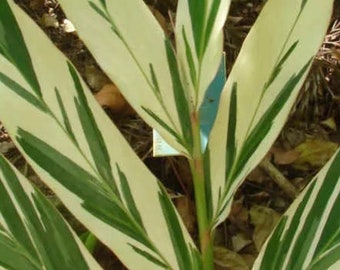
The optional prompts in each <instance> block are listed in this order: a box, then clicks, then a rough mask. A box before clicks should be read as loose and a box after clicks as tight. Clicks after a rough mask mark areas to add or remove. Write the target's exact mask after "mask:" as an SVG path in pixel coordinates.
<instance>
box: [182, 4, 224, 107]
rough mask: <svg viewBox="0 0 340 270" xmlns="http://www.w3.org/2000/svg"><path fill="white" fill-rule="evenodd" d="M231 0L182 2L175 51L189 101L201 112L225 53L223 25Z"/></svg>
mask: <svg viewBox="0 0 340 270" xmlns="http://www.w3.org/2000/svg"><path fill="white" fill-rule="evenodd" d="M230 2H231V1H230V0H201V1H190V0H179V1H178V6H177V15H176V29H175V34H176V49H177V55H178V59H179V60H178V61H179V65H180V69H181V76H182V80H183V84H184V85H185V87H186V91H187V92H188V93H187V95H188V100H190V101H191V102H192V105H193V107H194V109H198V108H199V107H200V105H201V103H202V101H203V98H204V95H205V92H206V90H207V88H208V86H209V84H210V83H211V81H212V80H213V78H214V77H215V75H216V72H217V69H218V67H219V64H220V62H221V58H222V50H223V26H224V23H225V20H226V18H227V14H228V11H229V6H230Z"/></svg>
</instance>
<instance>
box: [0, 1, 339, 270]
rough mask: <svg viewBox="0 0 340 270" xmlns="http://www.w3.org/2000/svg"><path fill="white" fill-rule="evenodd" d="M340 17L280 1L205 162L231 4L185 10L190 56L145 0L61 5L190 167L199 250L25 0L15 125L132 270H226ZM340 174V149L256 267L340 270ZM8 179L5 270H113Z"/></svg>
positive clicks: (1, 18) (7, 51) (6, 86)
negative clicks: (219, 267) (228, 239)
mask: <svg viewBox="0 0 340 270" xmlns="http://www.w3.org/2000/svg"><path fill="white" fill-rule="evenodd" d="M332 3H333V1H331V0H324V1H322V3H321V2H320V1H318V0H296V1H285V0H270V1H267V4H266V6H265V7H264V9H263V11H262V12H261V14H260V16H259V18H258V20H257V21H256V23H255V25H254V26H253V28H252V30H251V31H250V33H249V35H248V37H247V39H246V40H245V42H244V45H243V47H242V50H241V52H240V54H239V56H238V59H237V61H236V63H235V65H234V67H233V70H232V72H231V74H230V75H229V77H228V80H227V83H226V85H225V87H224V90H223V92H222V95H221V99H220V104H219V108H218V113H217V117H216V120H215V124H214V127H213V129H212V131H211V135H210V138H209V142H208V146H207V148H206V149H205V150H202V148H201V137H200V129H199V127H200V118H199V113H198V112H199V108H200V105H201V104H202V101H203V98H204V96H205V91H206V89H207V88H208V86H209V84H210V82H211V81H212V79H213V78H214V76H215V74H216V72H217V69H218V66H219V63H220V61H221V57H222V39H223V37H222V27H223V25H224V22H225V18H226V16H227V12H228V8H229V5H230V1H228V0H202V1H185V0H180V1H179V2H178V7H177V15H176V28H175V36H176V44H175V47H176V49H174V46H173V45H172V44H171V42H170V41H169V40H168V39H167V38H166V37H165V35H164V33H163V32H162V30H161V28H160V26H159V25H158V24H157V22H156V20H155V19H154V17H153V16H152V14H151V13H150V12H149V10H148V8H147V7H146V6H145V4H144V3H143V2H142V1H141V0H130V1H105V0H93V1H83V0H82V1H80V0H74V1H66V0H65V1H64V0H62V1H60V4H61V5H62V7H63V9H64V11H65V12H66V14H67V16H68V17H69V18H70V19H71V20H72V22H73V23H74V24H75V25H76V28H77V31H78V34H79V35H80V37H81V38H82V39H83V41H84V42H85V44H86V45H87V47H88V48H89V49H90V51H91V52H92V54H93V55H94V57H95V58H96V60H97V62H98V63H99V65H100V66H101V68H102V69H103V70H104V71H105V72H106V74H107V75H108V76H109V77H110V78H111V79H112V80H113V81H114V82H115V83H116V84H117V85H118V87H119V88H120V89H121V91H122V93H123V94H124V95H125V97H126V98H127V99H128V101H129V103H130V104H131V105H132V106H133V108H134V109H135V110H136V111H137V112H138V113H139V114H140V115H141V116H142V117H143V118H144V119H145V121H146V122H147V123H148V124H149V125H150V126H151V127H153V128H154V129H156V130H157V131H158V132H159V133H160V134H161V135H162V137H163V138H165V139H166V141H167V142H168V143H169V144H170V145H171V146H173V147H175V148H176V149H177V150H178V151H180V152H181V153H182V154H183V155H185V156H186V157H187V158H188V160H189V163H190V167H191V171H192V175H193V181H194V183H193V184H194V189H195V190H194V191H195V201H196V208H197V220H198V227H199V248H197V247H196V245H195V243H194V241H193V240H192V239H191V237H190V235H189V234H188V232H187V231H186V229H185V227H184V225H183V222H182V221H181V219H180V217H179V215H178V213H177V211H176V209H175V207H174V206H173V204H172V202H171V200H170V199H169V196H168V195H167V193H166V190H165V189H164V187H163V186H162V184H161V183H160V182H158V180H157V179H156V178H155V177H154V176H153V175H152V174H151V173H150V172H149V171H148V169H147V168H146V167H145V166H144V165H143V163H142V162H141V161H140V160H139V159H138V157H137V156H136V155H135V153H134V152H133V151H132V149H131V148H130V147H129V146H128V144H127V143H126V141H125V140H124V139H123V137H122V135H121V134H120V133H119V131H118V130H117V128H116V127H115V126H114V125H112V124H111V122H110V120H109V119H108V118H107V117H106V116H105V114H104V112H103V111H102V109H101V108H100V107H99V106H98V105H97V104H96V102H95V101H94V99H93V97H92V95H91V93H90V91H88V90H87V89H86V88H87V87H86V85H85V83H84V82H83V81H82V79H81V78H80V76H79V74H78V73H77V71H76V70H75V68H74V67H73V65H72V64H71V63H70V62H69V60H67V59H66V58H65V57H64V56H63V55H62V54H61V53H60V52H59V51H58V50H57V49H56V48H55V47H54V46H53V44H52V43H51V42H50V41H49V40H48V39H47V38H46V36H45V35H44V34H43V33H42V31H41V30H40V29H39V28H38V27H37V26H36V25H35V24H34V23H33V22H32V21H31V20H30V19H29V18H28V17H27V16H26V15H25V14H24V13H23V12H22V11H21V10H20V9H19V8H18V7H17V6H16V5H15V4H14V3H13V1H10V0H8V1H7V0H1V2H0V97H1V98H0V115H1V121H2V122H3V123H4V125H5V126H6V128H7V129H8V131H9V133H10V135H11V137H12V138H13V140H14V142H15V144H16V145H17V147H18V148H19V149H20V151H21V152H22V153H23V155H24V156H25V157H26V159H27V160H28V161H29V163H30V164H31V165H32V167H33V168H34V170H35V171H36V173H37V174H38V175H39V176H40V177H41V179H43V181H44V182H45V183H46V184H47V185H48V186H49V187H50V188H51V189H52V190H53V191H54V192H55V193H56V194H57V196H58V197H59V198H60V200H61V201H62V202H63V203H64V205H65V206H66V207H67V208H68V209H69V210H70V211H71V212H72V213H73V215H74V216H75V217H77V219H78V220H79V221H81V222H82V223H83V224H84V225H85V226H86V227H87V228H88V229H89V230H90V231H91V232H92V233H93V234H94V235H95V236H96V237H97V238H98V239H99V240H100V241H102V242H103V243H104V244H105V245H107V246H108V247H109V248H110V249H111V250H113V251H114V252H115V254H116V255H117V256H118V257H119V258H120V260H121V261H122V262H123V263H124V264H125V265H126V266H127V267H128V268H129V269H142V270H145V269H213V268H214V265H213V239H214V230H215V228H216V226H218V224H220V223H221V222H222V221H223V220H224V219H225V218H226V217H227V216H228V213H229V211H230V206H231V201H232V198H233V195H234V193H235V191H236V189H237V187H238V186H239V185H240V184H241V183H242V181H243V180H244V178H245V177H246V175H247V174H248V173H249V172H250V171H251V170H252V169H253V168H254V167H255V166H256V165H257V164H258V163H259V162H260V161H261V159H262V158H263V156H264V155H265V154H266V152H267V151H268V149H269V148H270V146H271V144H272V143H273V142H274V140H275V138H276V137H277V135H278V133H279V131H280V129H281V128H282V126H283V124H284V122H285V120H286V118H287V116H288V114H289V111H290V109H291V107H292V105H293V104H294V101H295V99H296V96H297V94H298V91H299V88H300V86H301V85H302V83H303V80H304V79H305V77H306V75H307V72H308V70H309V68H310V66H311V62H312V59H313V57H314V55H315V53H316V52H317V50H318V47H319V46H320V44H321V42H322V39H323V36H324V34H325V32H326V29H327V26H328V23H329V18H330V14H331V10H332ZM278 11H279V12H278ZM339 163H340V153H339V151H338V152H337V153H336V154H335V155H334V157H333V158H332V159H331V160H330V161H329V162H328V163H327V165H326V166H325V167H324V168H323V170H322V171H321V172H320V173H319V174H318V176H316V177H315V179H314V180H313V181H312V182H311V183H310V184H309V185H308V187H307V188H306V189H305V191H304V192H303V193H302V194H301V195H300V196H299V197H298V199H297V200H296V201H295V202H294V203H293V205H292V206H291V207H290V209H289V210H288V212H287V213H286V214H285V215H284V216H283V217H282V219H281V221H280V222H279V224H278V226H277V227H276V229H275V231H274V232H273V233H272V235H271V237H270V238H269V240H268V241H267V243H266V244H265V247H264V248H263V249H262V251H261V253H260V255H259V257H258V259H257V261H256V262H255V264H254V269H327V268H331V267H333V268H332V269H337V267H339V265H340V231H339V227H340V226H339V225H340V212H339V211H336V209H337V208H338V209H339V207H340V197H339V191H340V171H339V169H337V168H339V165H340V164H339ZM0 168H1V170H0V179H1V182H0V268H2V269H97V268H100V267H99V266H98V264H97V263H96V262H95V261H94V260H93V258H92V257H91V255H90V254H89V253H88V252H87V251H86V249H85V248H84V246H83V244H82V243H81V241H80V240H79V239H78V237H77V236H76V235H75V233H73V232H72V230H71V229H70V227H69V226H68V225H67V224H66V222H65V221H64V220H63V218H61V216H60V215H59V214H58V213H57V212H56V210H55V209H54V208H53V207H51V205H50V203H49V202H48V201H47V200H46V199H45V198H44V196H42V195H41V193H40V192H39V191H37V190H36V189H34V188H32V187H31V186H30V184H29V183H28V182H27V181H26V180H25V179H24V177H23V176H21V175H20V174H19V173H18V172H17V171H16V170H15V169H14V168H13V167H12V166H11V165H9V164H8V162H7V161H6V160H5V159H4V158H3V157H0Z"/></svg>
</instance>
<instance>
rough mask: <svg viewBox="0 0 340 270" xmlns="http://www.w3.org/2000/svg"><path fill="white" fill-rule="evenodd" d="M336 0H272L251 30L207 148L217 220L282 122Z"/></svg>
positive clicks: (213, 222)
mask: <svg viewBox="0 0 340 270" xmlns="http://www.w3.org/2000/svg"><path fill="white" fill-rule="evenodd" d="M332 4H333V1H331V0H327V1H323V3H322V5H320V2H319V1H318V0H306V1H301V0H300V1H288V2H287V1H285V0H272V1H268V2H267V4H266V5H265V6H264V8H263V10H262V12H261V14H260V15H259V18H258V19H257V21H256V22H255V24H254V26H253V28H252V30H251V31H250V33H249V35H248V36H247V38H246V40H245V42H244V44H243V47H242V49H241V52H240V54H239V56H238V58H237V60H236V63H235V65H234V67H233V69H232V71H231V74H230V75H229V77H228V80H227V83H226V86H225V88H224V90H223V92H222V95H221V101H220V106H219V111H218V113H217V118H216V121H215V125H214V127H213V129H212V132H211V136H210V141H209V146H208V149H207V152H206V153H205V155H206V159H207V162H208V163H209V164H210V169H209V170H210V174H208V176H207V177H208V179H209V178H210V180H208V181H210V183H211V184H210V185H211V188H210V191H211V193H210V194H209V197H210V198H211V200H210V209H211V211H213V212H212V213H211V217H212V219H213V220H212V224H213V226H216V225H217V224H218V223H219V222H221V221H222V220H223V219H224V218H225V217H226V216H227V215H228V212H229V209H230V203H231V200H232V197H233V194H234V192H235V190H236V188H237V187H238V186H239V185H240V184H241V182H242V181H243V180H244V178H245V177H246V176H247V174H248V173H249V172H250V171H251V170H252V169H253V168H254V167H255V166H256V165H257V164H258V163H259V162H260V161H261V159H262V158H263V157H264V155H265V154H266V152H267V151H268V150H269V148H270V146H271V145H272V144H273V142H274V140H275V138H276V137H277V136H278V134H279V132H280V130H281V128H282V127H283V125H284V123H285V121H286V119H287V116H288V114H289V112H290V110H291V108H292V106H293V104H294V101H295V99H296V96H297V95H298V93H299V89H300V87H301V85H302V83H303V80H304V78H305V77H306V76H307V72H308V70H309V67H310V65H311V63H312V60H313V57H314V55H315V53H316V52H317V50H318V48H319V46H320V44H321V42H322V40H323V36H324V34H325V32H326V29H327V26H328V23H329V18H330V14H331V10H332ZM278 10H280V12H279V13H278V12H277V11H278ZM306 26H308V27H309V28H313V31H308V30H306ZM206 166H208V165H206ZM208 190H209V189H208Z"/></svg>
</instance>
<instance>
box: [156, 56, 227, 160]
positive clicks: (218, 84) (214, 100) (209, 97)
mask: <svg viewBox="0 0 340 270" xmlns="http://www.w3.org/2000/svg"><path fill="white" fill-rule="evenodd" d="M225 81H226V70H225V55H224V54H223V56H222V60H221V63H220V67H219V69H218V71H217V74H216V76H215V78H214V80H213V81H212V82H211V84H210V86H209V88H208V90H207V92H206V94H205V96H204V100H203V103H202V105H201V108H200V120H201V141H202V149H203V150H205V148H206V147H207V144H208V138H209V134H210V131H211V129H212V127H213V124H214V121H215V118H216V114H217V109H218V104H219V101H220V96H221V92H222V90H223V87H224V84H225ZM174 155H179V153H178V152H177V150H175V149H174V148H172V147H171V146H170V145H169V144H167V143H166V142H165V141H164V140H163V138H162V137H161V136H160V135H159V133H158V132H157V131H156V130H153V156H154V157H158V156H174Z"/></svg>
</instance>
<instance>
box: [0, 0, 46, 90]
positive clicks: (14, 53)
mask: <svg viewBox="0 0 340 270" xmlns="http://www.w3.org/2000/svg"><path fill="white" fill-rule="evenodd" d="M12 5H13V3H12ZM16 16H17V15H16V14H14V13H13V12H12V10H11V8H10V5H9V4H8V2H7V1H1V2H0V51H2V55H3V56H4V57H6V58H7V60H8V61H10V62H12V63H13V64H14V65H16V66H17V68H18V69H19V70H20V72H22V75H23V76H24V77H25V79H26V80H27V82H28V83H29V84H30V85H31V87H32V90H33V91H34V92H35V93H36V94H37V95H38V96H41V89H40V85H39V82H38V79H37V77H36V75H35V72H34V69H33V65H32V59H31V56H30V54H29V51H28V48H27V47H26V44H25V41H24V37H23V36H22V33H21V30H20V27H19V25H18V23H17V21H16ZM7 33H10V34H7Z"/></svg>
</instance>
